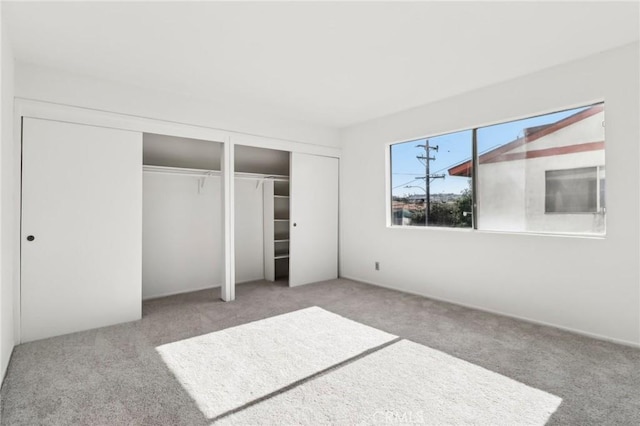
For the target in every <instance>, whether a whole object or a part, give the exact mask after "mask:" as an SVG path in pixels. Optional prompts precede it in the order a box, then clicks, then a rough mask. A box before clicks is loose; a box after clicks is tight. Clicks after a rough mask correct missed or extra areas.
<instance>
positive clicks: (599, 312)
mask: <svg viewBox="0 0 640 426" xmlns="http://www.w3.org/2000/svg"><path fill="white" fill-rule="evenodd" d="M638 50H639V45H638V44H637V43H635V44H632V45H627V46H624V47H621V48H618V49H614V50H611V51H607V52H603V53H600V54H597V55H594V56H590V57H588V58H585V59H582V60H580V61H576V62H572V63H568V64H565V65H562V66H558V67H554V68H551V69H548V70H545V71H542V72H538V73H535V74H531V75H529V76H525V77H521V78H518V79H515V80H511V81H508V82H504V83H501V84H499V85H495V86H491V87H487V88H484V89H481V90H477V91H473V92H470V93H467V94H464V95H461V96H457V97H454V98H450V99H447V100H443V101H440V102H436V103H433V104H429V105H425V106H423V107H419V108H415V109H412V110H408V111H405V112H402V113H398V114H394V115H391V116H387V117H384V118H381V119H378V120H374V121H370V122H367V123H364V124H361V125H358V126H354V127H351V128H348V129H345V131H344V133H343V155H342V161H341V164H342V169H341V178H342V191H341V219H342V222H341V226H340V228H341V230H342V247H341V254H342V259H341V265H342V268H341V269H342V271H341V272H342V275H343V276H346V277H350V278H354V279H359V280H363V281H368V282H372V283H377V284H379V285H383V286H387V287H392V288H396V289H399V290H404V291H408V292H413V293H418V294H422V295H426V296H431V297H434V298H437V299H443V300H449V301H452V302H455V303H459V304H464V305H469V306H475V307H479V308H481V309H486V310H491V311H496V312H500V313H503V314H506V315H511V316H515V317H521V318H526V319H530V320H533V321H537V322H542V323H548V324H552V325H555V326H559V327H563V328H567V329H573V330H576V331H579V332H583V333H587V334H591V335H595V336H600V337H604V338H608V339H614V340H618V341H621V342H627V343H631V344H635V345H638V344H640V288H639V287H640V286H639V282H640V270H639V269H640V268H639V266H640V265H639V263H640V262H639V259H640V227H639V221H638V212H639V210H638V207H639V200H640V197H639V195H640V175H639V172H638V170H639V167H638V165H639V164H638V163H639V147H640V144H639V143H638V141H639V140H640V131H639V117H640V107H639V99H638V93H639V84H638V75H639V73H640V69H639V64H638V62H639V52H638ZM601 99H604V100H605V108H606V117H607V128H606V163H607V164H606V167H607V235H606V238H604V239H588V238H576V237H557V236H537V235H523V234H510V233H491V232H474V231H465V230H458V231H455V230H439V229H406V228H400V227H398V228H387V227H386V223H385V213H386V212H385V209H386V200H385V197H386V195H385V191H384V188H385V184H386V179H387V176H386V174H385V146H386V145H385V144H387V143H390V142H397V141H403V140H411V139H416V138H418V137H421V136H429V135H434V134H441V133H446V132H450V131H455V130H461V129H466V128H471V127H473V126H478V125H486V124H492V123H496V122H500V121H504V120H510V119H516V118H522V117H526V116H529V115H533V114H538V113H543V112H551V111H554V110H558V109H563V108H567V107H572V106H579V105H582V104H586V103H589V102H593V101H597V100H601ZM363 206H366V207H363ZM375 261H380V271H375V270H374V262H375ZM425 326H427V327H428V324H425Z"/></svg>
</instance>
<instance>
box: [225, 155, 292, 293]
mask: <svg viewBox="0 0 640 426" xmlns="http://www.w3.org/2000/svg"><path fill="white" fill-rule="evenodd" d="M234 160H235V162H234V168H235V177H236V178H235V260H236V282H237V283H242V282H248V281H256V280H266V281H269V282H275V283H277V284H279V285H289V241H290V238H289V237H290V229H291V226H292V224H291V223H290V217H291V216H290V212H291V209H290V200H289V197H290V190H289V188H290V186H289V169H290V153H289V152H288V151H279V150H274V149H266V148H257V147H251V146H244V145H236V146H235V152H234Z"/></svg>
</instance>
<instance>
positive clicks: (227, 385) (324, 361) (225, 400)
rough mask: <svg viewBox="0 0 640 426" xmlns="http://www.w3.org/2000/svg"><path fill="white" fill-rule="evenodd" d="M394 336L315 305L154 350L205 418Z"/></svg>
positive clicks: (314, 372) (274, 389)
mask: <svg viewBox="0 0 640 426" xmlns="http://www.w3.org/2000/svg"><path fill="white" fill-rule="evenodd" d="M395 338H396V336H394V335H391V334H388V333H385V332H383V331H380V330H377V329H375V328H372V327H369V326H366V325H364V324H360V323H358V322H355V321H351V320H349V319H346V318H343V317H341V316H339V315H336V314H333V313H331V312H328V311H325V310H323V309H321V308H318V307H312V308H307V309H302V310H299V311H295V312H291V313H288V314H284V315H279V316H275V317H271V318H268V319H264V320H260V321H256V322H252V323H248V324H244V325H241V326H237V327H232V328H228V329H225V330H221V331H217V332H214V333H210V334H205V335H202V336H198V337H193V338H190V339H185V340H181V341H178V342H174V343H169V344H166V345H162V346H159V347H157V348H156V350H157V351H158V353H159V354H160V356H161V357H162V359H163V361H164V362H165V364H166V365H167V366H168V367H169V369H170V370H171V371H172V372H173V374H174V375H175V376H176V378H177V380H178V381H179V382H180V383H181V384H182V386H183V387H184V388H185V389H186V391H187V392H188V393H189V395H191V397H192V398H193V400H194V401H195V402H196V403H197V405H198V407H199V408H200V410H201V411H202V413H203V414H204V416H205V417H206V418H207V419H214V418H216V417H218V416H220V415H223V414H225V413H227V412H229V411H230V410H234V409H237V408H239V407H242V406H243V405H245V404H247V403H250V402H252V401H255V400H256V399H258V398H261V397H265V396H267V395H269V394H272V393H273V392H277V391H280V390H281V389H282V388H284V387H286V386H289V385H291V384H293V383H295V382H297V381H299V380H303V379H305V378H307V377H309V376H312V375H314V374H317V373H318V372H320V371H322V370H325V369H327V368H330V367H332V366H335V365H336V364H339V363H341V362H344V361H346V360H348V359H350V358H353V357H355V356H357V355H360V354H362V353H363V352H366V351H368V350H371V349H373V348H376V347H378V346H380V345H383V344H385V343H388V342H390V341H392V340H394V339H395ZM276 423H279V421H278V422H276Z"/></svg>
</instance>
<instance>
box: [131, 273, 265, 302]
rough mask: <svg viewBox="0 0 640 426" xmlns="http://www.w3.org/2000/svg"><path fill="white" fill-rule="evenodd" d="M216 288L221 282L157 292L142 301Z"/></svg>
mask: <svg viewBox="0 0 640 426" xmlns="http://www.w3.org/2000/svg"><path fill="white" fill-rule="evenodd" d="M262 279H264V278H262V277H260V278H250V279H247V280H242V281H236V284H244V283H250V282H253V281H260V280H262ZM214 288H220V284H214V285H211V286H206V287H198V288H191V289H184V290H178V291H170V292H167V293H161V294H156V295H153V296H149V297H144V298H143V299H142V301H143V302H144V301H147V300H153V299H162V298H163V297H169V296H177V295H179V294H185V293H193V292H194V291H202V290H213V289H214Z"/></svg>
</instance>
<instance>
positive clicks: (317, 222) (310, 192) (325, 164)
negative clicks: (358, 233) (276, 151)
mask: <svg viewBox="0 0 640 426" xmlns="http://www.w3.org/2000/svg"><path fill="white" fill-rule="evenodd" d="M290 203H291V225H290V226H291V232H290V237H289V238H290V240H291V241H290V255H289V256H290V259H289V285H290V286H297V285H302V284H308V283H312V282H317V281H324V280H330V279H334V278H337V277H338V159H337V158H331V157H321V156H317V155H308V154H298V153H292V154H291V198H290Z"/></svg>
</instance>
